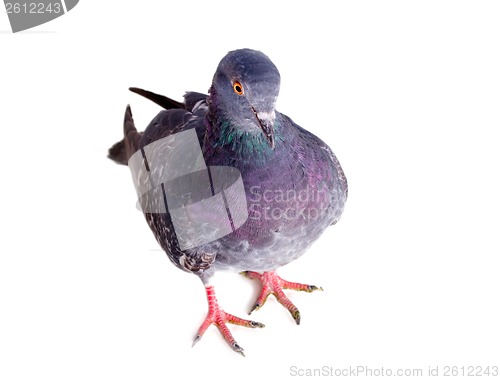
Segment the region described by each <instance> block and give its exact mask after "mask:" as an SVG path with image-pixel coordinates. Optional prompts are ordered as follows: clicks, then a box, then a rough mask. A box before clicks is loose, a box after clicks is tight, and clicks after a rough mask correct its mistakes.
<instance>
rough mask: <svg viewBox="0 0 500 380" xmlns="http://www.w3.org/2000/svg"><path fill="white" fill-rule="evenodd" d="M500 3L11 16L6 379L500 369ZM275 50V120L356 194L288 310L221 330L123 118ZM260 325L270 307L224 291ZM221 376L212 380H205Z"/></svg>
mask: <svg viewBox="0 0 500 380" xmlns="http://www.w3.org/2000/svg"><path fill="white" fill-rule="evenodd" d="M499 19H500V5H499V4H498V2H494V1H482V2H473V1H469V2H465V1H419V2H404V1H379V2H374V1H373V2H372V1H370V2H368V1H357V2H342V3H340V2H326V1H324V2H303V1H302V2H294V1H288V2H286V3H285V2H281V3H280V2H271V1H255V0H253V1H251V2H233V1H225V2H215V1H203V2H202V1H196V2H195V1H191V2H171V1H169V2H166V1H165V2H159V1H152V0H149V1H135V2H132V1H128V2H123V1H120V2H118V1H114V2H105V1H90V0H87V1H85V0H82V1H81V2H80V3H79V4H78V5H77V6H76V7H75V8H74V9H73V10H72V11H70V12H69V13H68V14H67V15H65V16H64V17H61V18H58V19H57V20H54V21H52V22H50V23H48V24H45V25H42V26H39V27H37V28H35V29H32V30H29V31H26V32H23V33H18V34H12V33H11V32H10V26H9V24H8V19H7V15H6V14H4V13H2V14H0V31H2V32H1V33H0V54H1V61H0V69H1V70H0V127H1V138H0V141H1V148H0V162H1V177H0V178H1V187H0V192H1V194H0V195H1V197H0V202H1V206H2V207H1V209H0V221H1V223H2V225H1V231H2V232H1V239H0V255H1V256H0V378H1V379H39V378H46V379H111V378H113V379H167V378H188V377H189V378H191V379H193V378H214V377H216V376H218V377H220V378H223V379H225V378H238V379H251V378H252V379H254V378H264V376H265V377H266V378H280V379H281V378H289V377H291V375H292V374H293V373H292V372H291V370H290V367H291V366H296V367H297V368H301V369H307V368H319V367H322V366H333V367H335V368H346V367H348V366H349V365H351V366H358V365H362V366H365V365H366V366H369V367H370V368H377V369H380V368H381V367H384V368H391V369H394V370H395V369H397V368H422V369H424V373H426V371H427V368H428V367H429V366H433V367H435V366H438V365H439V366H441V369H440V370H441V371H442V370H443V366H445V365H457V366H469V365H477V366H483V367H485V366H488V365H489V366H493V365H497V366H498V365H500V359H499V358H500V344H499V339H500V327H499V321H500V307H499V296H498V293H499V289H500V275H499V269H500V268H499V267H500V263H499V255H500V244H499V227H500V223H499V211H500V207H499V201H498V195H499V192H500V185H499V179H498V178H499V170H498V165H499V163H500V153H499V147H498V144H499V133H498V131H499V128H500V112H499V104H500V69H499V68H500V22H499ZM242 47H250V48H254V49H258V50H261V51H263V52H265V53H266V54H267V55H268V56H270V58H271V59H272V60H273V61H274V63H275V64H276V65H277V67H278V68H279V70H280V72H281V75H282V88H281V95H280V99H279V102H278V110H279V111H281V112H283V113H285V114H288V115H289V116H291V117H292V118H293V119H294V120H295V121H296V122H297V123H299V124H300V125H302V126H303V127H305V128H306V129H309V130H310V131H312V132H313V133H315V134H317V135H318V136H320V137H321V138H322V139H323V140H325V141H326V142H327V143H328V144H329V145H330V146H331V147H332V148H333V150H334V151H335V153H336V154H337V156H338V157H339V159H340V161H341V163H342V165H343V167H344V169H345V172H346V175H347V178H348V180H349V185H350V188H349V200H348V203H347V206H346V209H345V213H344V215H343V218H342V219H341V221H340V222H339V223H338V224H337V225H336V226H335V227H333V228H331V229H329V230H328V231H327V232H325V234H324V235H323V236H322V237H321V239H320V240H319V241H318V242H317V243H316V244H315V245H314V246H313V248H312V249H311V250H310V251H309V252H308V253H307V254H306V255H304V256H303V257H302V258H301V259H300V260H298V261H296V262H294V263H292V264H290V265H289V266H287V267H285V268H283V269H282V270H281V272H280V274H281V275H282V277H284V278H286V279H289V280H292V281H302V282H306V283H312V284H316V285H321V286H323V288H324V292H316V293H313V294H306V293H295V292H288V293H287V294H289V295H290V297H291V299H292V300H293V302H295V304H296V305H297V306H298V307H299V309H300V310H301V312H302V324H301V325H300V326H296V325H295V324H294V322H293V321H292V319H291V318H290V316H289V315H288V314H287V312H286V311H285V309H283V308H282V307H281V306H280V305H279V304H278V303H277V302H276V301H275V300H274V299H271V298H270V299H269V301H268V304H266V305H265V307H264V308H263V309H261V310H260V311H258V312H256V313H255V314H254V315H252V318H253V319H254V320H257V321H261V322H264V323H265V324H266V328H265V329H262V330H250V329H245V328H242V327H237V326H230V329H231V331H232V332H233V334H234V336H235V337H236V339H237V341H238V342H239V343H240V345H241V346H243V347H244V349H245V352H246V354H247V357H246V358H243V357H240V356H239V355H237V354H235V353H233V352H232V351H231V350H230V349H229V348H228V347H227V346H226V344H225V343H224V342H223V340H222V339H221V337H220V334H219V333H218V331H217V329H216V328H215V327H211V328H210V329H209V330H208V331H207V333H206V334H205V336H204V337H203V339H202V340H201V342H199V343H198V345H197V346H196V347H194V348H191V342H192V339H193V337H194V335H195V333H196V330H197V328H198V326H199V324H200V323H201V322H202V320H203V319H204V317H205V314H206V310H207V305H206V300H205V294H204V291H203V286H202V284H201V282H200V281H199V280H198V279H197V278H196V277H195V276H192V275H189V274H186V273H183V272H181V271H180V270H178V269H176V268H175V267H174V266H172V265H171V264H170V262H169V261H168V259H167V257H166V255H165V254H164V253H163V252H162V251H161V250H160V249H159V248H158V246H157V243H156V241H155V240H154V238H153V235H152V234H151V232H150V231H149V228H148V227H147V225H146V223H145V222H144V220H143V217H142V215H141V214H140V213H139V212H138V211H137V210H136V209H135V193H134V189H133V185H132V181H131V179H130V174H129V171H128V169H127V168H126V167H122V166H118V165H115V164H114V163H113V162H111V161H110V160H108V159H107V158H106V154H107V149H108V148H109V147H110V146H111V145H112V144H113V143H115V142H116V141H118V140H119V139H121V133H122V118H123V113H124V110H125V106H126V104H128V103H129V104H131V106H132V110H133V113H134V117H135V120H136V123H137V125H138V127H139V128H140V129H143V128H144V127H145V126H146V125H147V123H148V122H149V120H150V119H151V118H152V117H153V116H154V115H155V114H156V113H157V112H158V111H159V107H158V106H156V105H154V104H153V103H150V102H148V101H147V100H145V99H143V98H141V97H139V96H137V95H134V94H132V93H129V92H128V90H127V88H128V87H129V86H139V87H143V88H146V89H149V90H152V91H155V92H158V93H162V94H165V95H167V96H170V97H173V98H175V99H178V100H181V99H182V95H183V93H184V91H186V90H194V91H200V92H203V91H206V90H207V89H208V87H209V85H210V82H211V79H212V75H213V73H214V71H215V68H216V66H217V64H218V62H219V60H220V59H221V58H222V57H223V56H224V55H225V53H226V52H227V51H229V50H232V49H236V48H242ZM216 287H217V288H216V289H217V292H218V297H219V300H220V302H221V305H222V306H223V307H224V308H225V309H226V310H227V311H228V312H231V313H233V314H236V315H239V316H243V317H244V316H246V313H247V311H248V309H249V308H250V307H251V305H252V302H253V301H254V299H255V297H256V295H257V292H258V287H257V285H256V284H253V283H252V282H250V280H247V279H245V278H243V277H242V276H239V275H237V274H224V275H221V276H219V277H218V278H216ZM205 376H207V377H205Z"/></svg>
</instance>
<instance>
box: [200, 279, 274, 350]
mask: <svg viewBox="0 0 500 380" xmlns="http://www.w3.org/2000/svg"><path fill="white" fill-rule="evenodd" d="M206 292H207V299H208V314H207V317H206V318H205V320H204V321H203V323H202V325H201V326H200V328H199V329H198V333H197V334H196V336H195V338H194V341H193V346H194V345H195V344H196V343H198V342H199V341H200V339H201V338H202V336H203V334H204V333H205V331H206V330H207V329H208V327H209V326H210V325H215V326H217V328H218V329H219V331H220V333H221V335H222V337H223V338H224V340H225V341H226V342H227V343H228V344H229V346H231V348H232V349H233V351H235V352H237V353H239V354H241V355H242V356H245V354H244V351H243V348H242V347H241V346H240V345H239V344H238V343H236V340H235V339H234V338H233V336H232V334H231V332H230V331H229V329H228V327H227V326H226V323H231V324H233V325H239V326H244V327H250V328H262V327H265V325H264V324H263V323H260V322H255V321H250V320H247V319H242V318H239V317H236V316H234V315H232V314H229V313H226V312H225V311H224V310H222V308H221V307H219V305H218V303H217V299H216V298H215V292H214V290H213V287H211V286H207V287H206Z"/></svg>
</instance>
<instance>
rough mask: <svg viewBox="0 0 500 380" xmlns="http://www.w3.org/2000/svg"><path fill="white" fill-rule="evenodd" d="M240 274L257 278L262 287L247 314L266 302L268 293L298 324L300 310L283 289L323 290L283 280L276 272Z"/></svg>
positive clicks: (246, 272)
mask: <svg viewBox="0 0 500 380" xmlns="http://www.w3.org/2000/svg"><path fill="white" fill-rule="evenodd" d="M241 274H242V275H244V276H246V277H248V278H250V279H252V280H254V279H258V280H259V281H260V282H261V283H262V289H261V291H260V294H259V297H258V298H257V301H256V302H255V304H254V306H253V308H252V310H250V312H249V313H248V314H251V313H252V312H254V311H256V310H259V309H260V308H261V307H262V306H263V305H264V304H265V303H266V300H267V298H268V297H269V295H270V294H273V295H274V296H275V297H276V299H277V300H278V302H279V303H281V304H282V305H283V306H284V307H285V308H286V309H287V310H288V311H289V312H290V314H291V315H292V318H293V319H294V321H295V323H297V324H298V325H299V324H300V312H299V310H298V309H297V307H296V306H295V305H294V304H293V303H292V301H290V299H289V298H288V297H287V296H286V295H285V293H284V292H283V289H292V290H299V291H304V292H308V293H311V292H314V291H315V290H323V288H321V287H317V286H314V285H306V284H299V283H296V282H290V281H286V280H283V279H282V278H281V277H279V276H278V275H277V274H276V272H264V273H262V274H260V273H257V272H251V271H245V272H241Z"/></svg>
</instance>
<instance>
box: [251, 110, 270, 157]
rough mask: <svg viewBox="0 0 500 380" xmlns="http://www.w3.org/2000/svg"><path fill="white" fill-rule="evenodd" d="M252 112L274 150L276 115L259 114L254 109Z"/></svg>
mask: <svg viewBox="0 0 500 380" xmlns="http://www.w3.org/2000/svg"><path fill="white" fill-rule="evenodd" d="M252 111H253V113H254V114H255V117H256V118H257V121H258V122H259V125H260V128H261V129H262V132H263V133H264V136H266V140H267V142H268V143H269V146H270V147H271V149H274V120H275V119H276V113H275V112H274V110H273V111H271V112H262V111H261V112H258V111H256V110H255V108H254V107H252Z"/></svg>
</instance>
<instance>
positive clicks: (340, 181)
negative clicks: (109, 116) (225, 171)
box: [109, 49, 347, 348]
mask: <svg viewBox="0 0 500 380" xmlns="http://www.w3.org/2000/svg"><path fill="white" fill-rule="evenodd" d="M279 86H280V76H279V72H278V70H277V69H276V67H275V66H274V64H272V62H271V61H270V60H269V58H268V57H267V56H265V55H264V54H262V53H260V52H257V51H254V50H250V49H242V50H237V51H234V52H230V53H229V54H228V55H227V56H226V57H225V58H224V59H223V60H222V61H221V63H220V64H219V67H218V69H217V71H216V73H215V75H214V78H213V82H212V86H211V87H210V90H209V95H204V94H200V93H194V92H188V93H186V95H185V96H184V102H183V103H180V102H176V101H173V100H171V99H169V98H167V97H164V96H161V95H157V94H154V93H151V92H148V91H144V90H141V89H137V88H132V89H131V90H132V91H134V92H136V93H138V94H140V95H143V96H145V97H147V98H148V99H151V100H152V101H154V102H156V103H157V104H159V105H161V106H162V107H164V108H165V110H163V111H161V112H160V113H159V114H158V115H157V116H156V117H155V118H154V119H153V120H152V121H151V123H150V124H149V125H148V127H147V128H146V129H145V131H144V132H143V133H142V134H141V133H139V132H137V130H136V129H135V127H134V121H133V119H132V113H131V110H130V107H128V108H127V111H126V113H125V122H124V134H125V138H124V140H122V141H121V142H119V143H117V144H115V146H113V147H112V148H111V149H110V153H109V157H110V158H112V159H113V160H115V161H117V162H119V163H122V164H125V163H126V162H127V160H128V159H129V158H130V156H131V155H132V154H133V153H135V152H136V151H138V150H140V149H142V148H144V147H146V146H148V145H149V144H151V143H152V142H154V141H157V140H159V139H161V138H164V137H167V136H171V135H174V134H176V133H178V132H181V131H186V130H190V129H194V130H195V131H196V134H197V136H198V140H199V143H200V146H201V149H202V152H203V158H204V160H205V162H206V164H207V166H230V167H234V168H237V169H238V170H239V171H240V173H241V177H242V180H243V183H244V186H245V193H246V197H247V203H248V216H249V217H248V220H247V221H246V222H245V223H244V224H243V225H242V226H241V227H240V228H239V229H237V230H236V231H235V232H233V233H231V234H229V235H227V236H224V237H222V238H220V239H217V240H215V241H212V242H209V243H206V244H204V245H201V246H198V247H195V248H193V249H186V250H181V249H180V247H179V242H178V240H177V238H176V233H175V231H174V230H175V229H174V228H173V225H172V219H171V216H170V215H169V213H168V212H167V213H164V214H158V213H156V214H155V213H146V214H145V216H146V220H147V222H148V224H149V226H150V228H151V230H152V231H153V233H154V235H155V237H156V239H157V241H158V243H159V244H160V246H161V247H162V248H163V250H164V251H165V252H166V253H167V255H168V257H169V258H170V260H171V261H172V262H173V263H174V264H175V265H176V266H177V267H178V268H181V269H182V270H185V271H187V272H191V273H194V274H196V275H198V276H200V278H201V279H202V281H203V282H204V283H205V284H208V283H209V280H210V277H211V276H212V275H213V274H214V273H215V272H216V271H219V270H234V271H248V270H250V271H264V272H269V271H274V270H276V269H277V268H279V267H280V266H283V265H286V264H288V263H290V262H291V261H293V260H295V259H297V258H298V257H300V256H301V255H302V254H303V253H304V252H305V251H306V250H307V249H308V247H309V246H310V245H311V244H312V243H313V242H314V241H315V240H316V239H318V238H319V236H320V235H321V234H322V232H323V231H324V230H325V229H326V228H327V227H328V226H330V225H332V224H335V223H336V222H337V221H338V220H339V218H340V216H341V214H342V211H343V209H344V204H345V202H346V199H347V181H346V177H345V175H344V172H343V170H342V168H341V166H340V163H339V161H338V160H337V158H336V156H335V155H334V153H333V152H332V150H331V149H330V148H329V147H328V145H326V144H325V143H324V142H323V141H322V140H321V139H319V138H318V137H316V136H315V135H313V134H312V133H310V132H308V131H306V130H305V129H303V128H301V127H300V126H298V125H297V124H295V123H294V122H293V121H292V120H291V119H290V118H289V117H288V116H285V115H283V114H281V113H279V112H278V111H276V110H275V104H276V99H277V97H278V93H279ZM325 122H326V123H328V121H325ZM326 127H330V126H329V125H325V128H326ZM170 170H175V168H170ZM233 348H234V347H233Z"/></svg>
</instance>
